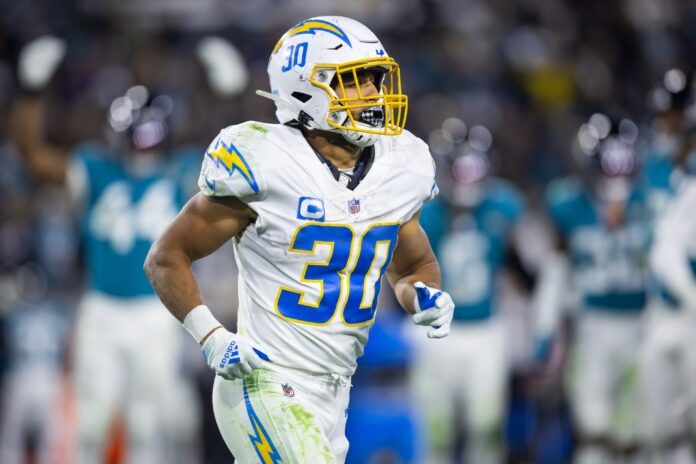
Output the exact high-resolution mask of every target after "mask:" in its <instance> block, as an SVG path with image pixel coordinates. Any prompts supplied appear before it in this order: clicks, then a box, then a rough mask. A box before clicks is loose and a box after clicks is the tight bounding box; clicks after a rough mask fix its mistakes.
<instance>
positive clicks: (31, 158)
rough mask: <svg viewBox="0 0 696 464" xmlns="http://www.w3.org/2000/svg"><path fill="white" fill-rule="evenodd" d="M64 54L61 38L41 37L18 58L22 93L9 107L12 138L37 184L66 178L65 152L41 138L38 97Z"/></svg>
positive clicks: (41, 127)
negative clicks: (11, 106) (10, 107)
mask: <svg viewBox="0 0 696 464" xmlns="http://www.w3.org/2000/svg"><path fill="white" fill-rule="evenodd" d="M65 52H66V45H65V43H64V42H63V41H62V40H61V39H59V38H57V37H52V36H42V37H39V38H38V39H35V40H33V41H32V42H29V43H28V44H27V45H25V46H24V47H23V48H22V51H21V52H20V55H19V62H18V76H17V77H18V79H19V82H20V85H21V86H22V88H23V89H24V92H23V94H22V96H21V97H20V98H19V99H18V100H17V101H16V102H15V104H14V106H13V108H12V116H11V117H12V135H13V138H14V140H15V142H16V144H17V148H18V149H19V152H20V154H21V156H22V158H23V159H24V162H25V164H26V165H27V168H28V169H29V171H31V173H32V174H33V175H34V177H36V178H37V179H38V180H39V181H41V182H50V183H64V182H65V180H66V177H67V171H68V152H67V150H63V149H61V148H59V147H56V146H52V145H50V144H48V143H47V142H46V140H45V137H44V130H43V120H44V101H43V98H42V96H41V94H42V93H43V92H44V90H45V88H46V86H47V85H48V83H49V82H50V80H51V77H52V76H53V74H54V72H55V70H56V69H57V67H58V66H59V65H60V63H61V62H62V60H63V57H64V56H65Z"/></svg>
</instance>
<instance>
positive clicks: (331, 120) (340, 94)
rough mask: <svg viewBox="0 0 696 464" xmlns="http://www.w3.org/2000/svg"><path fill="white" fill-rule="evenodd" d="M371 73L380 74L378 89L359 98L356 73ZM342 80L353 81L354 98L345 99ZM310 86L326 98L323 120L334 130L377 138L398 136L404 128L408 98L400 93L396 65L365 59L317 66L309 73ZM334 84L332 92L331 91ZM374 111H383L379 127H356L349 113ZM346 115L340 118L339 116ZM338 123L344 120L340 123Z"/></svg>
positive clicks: (384, 59) (383, 59) (380, 59)
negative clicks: (316, 88) (317, 88)
mask: <svg viewBox="0 0 696 464" xmlns="http://www.w3.org/2000/svg"><path fill="white" fill-rule="evenodd" d="M371 69H379V70H380V71H382V72H383V73H384V78H383V79H382V82H381V85H380V87H381V88H378V89H377V90H378V91H379V93H378V94H376V95H363V92H362V89H361V86H360V85H359V83H360V81H359V80H358V73H359V72H362V71H368V70H371ZM332 75H333V76H336V77H335V78H334V79H335V80H334V81H333V82H329V76H332ZM346 79H353V82H354V83H355V89H356V91H357V96H354V97H347V96H346ZM309 80H310V82H311V83H312V84H313V85H315V86H317V87H320V88H321V89H323V90H324V91H325V92H326V93H327V94H328V95H329V96H330V97H331V102H330V104H329V111H328V113H327V117H326V120H327V122H328V124H329V125H330V126H332V127H335V128H336V129H343V130H349V131H355V132H366V133H368V134H379V135H399V134H401V133H402V132H403V130H404V126H405V125H406V116H407V114H408V97H407V96H406V95H403V94H402V93H401V73H400V71H399V65H398V64H397V63H396V61H394V59H393V58H390V57H378V58H366V59H362V60H356V61H349V62H347V63H341V64H317V65H315V66H314V68H313V69H312V74H311V77H310V79H309ZM332 83H333V84H334V87H335V90H334V89H333V88H332V87H331V84H332ZM355 109H360V110H363V111H364V110H373V112H374V110H376V109H381V110H382V111H383V124H382V127H372V126H370V125H369V124H365V123H363V124H360V125H358V123H360V122H362V121H360V120H356V118H355V116H354V115H353V113H352V111H351V110H355ZM344 112H345V114H347V115H348V117H347V118H342V116H341V115H342V113H344ZM341 119H344V120H343V122H341Z"/></svg>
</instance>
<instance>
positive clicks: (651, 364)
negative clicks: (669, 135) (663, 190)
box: [645, 102, 696, 463]
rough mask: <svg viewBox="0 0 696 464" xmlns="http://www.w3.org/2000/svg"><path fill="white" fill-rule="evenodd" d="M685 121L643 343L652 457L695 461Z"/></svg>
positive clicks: (690, 141) (695, 239)
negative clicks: (655, 287)
mask: <svg viewBox="0 0 696 464" xmlns="http://www.w3.org/2000/svg"><path fill="white" fill-rule="evenodd" d="M691 104H693V102H691ZM685 123H686V124H685V125H686V127H684V128H683V129H682V135H681V140H680V146H678V147H677V148H676V149H675V152H676V156H675V157H674V161H675V166H676V170H675V172H674V174H673V175H672V176H671V177H672V191H673V196H672V199H671V200H670V202H669V203H668V204H667V206H666V207H665V208H664V210H663V213H662V214H661V215H660V216H659V217H658V218H657V219H656V223H655V235H654V242H653V246H652V249H651V253H650V263H651V267H652V269H653V272H654V274H655V278H656V283H657V288H658V291H659V292H658V295H659V298H657V299H656V301H655V305H654V307H653V308H652V309H653V310H652V311H651V313H650V326H649V328H650V331H649V333H648V339H647V342H646V347H645V369H646V375H645V391H646V414H647V417H646V426H647V428H646V437H648V438H649V440H650V442H651V444H652V445H653V446H652V453H653V459H654V461H653V462H680V463H681V462H683V463H691V462H694V456H693V451H692V449H691V443H692V439H693V433H694V431H695V429H694V426H695V425H696V421H695V419H696V416H694V413H693V410H694V409H693V408H694V398H695V397H694V394H695V393H694V388H693V382H694V379H696V355H695V353H696V346H695V345H694V337H693V333H694V328H695V327H696V319H695V317H696V311H695V310H696V222H694V211H696V127H694V126H693V121H690V120H689V119H686V120H685Z"/></svg>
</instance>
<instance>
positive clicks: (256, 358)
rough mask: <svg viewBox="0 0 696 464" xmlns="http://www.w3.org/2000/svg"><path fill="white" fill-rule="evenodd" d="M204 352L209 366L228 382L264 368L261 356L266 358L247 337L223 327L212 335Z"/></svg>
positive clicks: (205, 345) (206, 343)
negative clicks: (253, 346)
mask: <svg viewBox="0 0 696 464" xmlns="http://www.w3.org/2000/svg"><path fill="white" fill-rule="evenodd" d="M202 350H203V355H204V356H205V360H206V362H207V363H208V366H210V368H211V369H212V370H214V371H215V373H216V374H217V375H219V376H221V377H223V378H225V379H227V380H234V379H241V378H242V377H244V376H245V375H248V374H251V371H253V370H254V369H257V368H259V367H261V366H262V363H263V361H262V357H261V356H265V355H263V353H262V352H261V351H259V350H256V349H254V348H252V346H251V343H250V342H249V340H247V338H246V337H244V336H242V335H239V334H234V333H232V332H230V331H229V330H227V329H225V328H222V327H221V328H219V329H217V330H216V331H215V332H213V333H212V334H210V336H209V337H208V339H207V340H206V341H205V343H204V344H203V348H202ZM266 360H268V357H266Z"/></svg>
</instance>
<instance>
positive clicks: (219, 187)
mask: <svg viewBox="0 0 696 464" xmlns="http://www.w3.org/2000/svg"><path fill="white" fill-rule="evenodd" d="M270 126H272V125H270V124H263V123H259V122H254V121H249V122H245V123H242V124H238V125H235V126H229V127H226V128H224V129H223V130H221V131H220V133H219V134H218V135H217V137H215V139H213V141H212V142H211V144H210V146H209V147H208V149H207V150H206V151H205V154H204V158H203V165H202V167H201V174H200V176H199V178H198V187H199V189H200V190H201V192H203V194H205V195H208V196H234V197H238V198H240V199H242V200H248V201H252V200H258V199H260V198H262V197H263V194H264V193H265V184H264V178H263V172H262V171H263V167H262V160H263V151H264V146H263V145H264V140H265V139H266V137H267V136H268V134H269V132H270V130H271V127H270Z"/></svg>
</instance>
